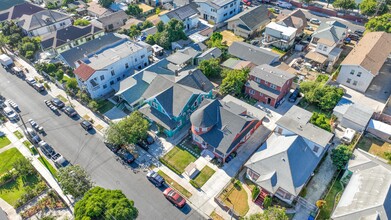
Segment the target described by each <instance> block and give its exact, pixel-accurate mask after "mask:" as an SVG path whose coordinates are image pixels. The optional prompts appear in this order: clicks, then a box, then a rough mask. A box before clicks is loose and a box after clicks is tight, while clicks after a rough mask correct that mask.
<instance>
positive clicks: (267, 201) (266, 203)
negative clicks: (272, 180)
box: [263, 195, 272, 209]
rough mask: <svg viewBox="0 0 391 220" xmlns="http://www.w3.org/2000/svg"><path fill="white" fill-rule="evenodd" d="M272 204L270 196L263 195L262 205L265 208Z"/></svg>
mask: <svg viewBox="0 0 391 220" xmlns="http://www.w3.org/2000/svg"><path fill="white" fill-rule="evenodd" d="M271 205H272V198H271V197H270V196H269V195H268V196H266V197H265V200H263V207H264V208H265V209H268V208H269V207H270V206H271Z"/></svg>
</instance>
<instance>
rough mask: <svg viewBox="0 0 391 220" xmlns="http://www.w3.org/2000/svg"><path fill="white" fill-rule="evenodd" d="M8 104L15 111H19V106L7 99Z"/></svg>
mask: <svg viewBox="0 0 391 220" xmlns="http://www.w3.org/2000/svg"><path fill="white" fill-rule="evenodd" d="M7 102H8V105H10V106H11V107H12V108H13V109H14V110H15V111H20V110H19V106H18V105H17V104H16V103H15V102H14V101H12V100H8V101H7Z"/></svg>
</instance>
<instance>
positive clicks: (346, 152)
mask: <svg viewBox="0 0 391 220" xmlns="http://www.w3.org/2000/svg"><path fill="white" fill-rule="evenodd" d="M330 156H331V160H332V161H333V164H334V165H335V166H336V167H337V169H338V170H342V169H343V168H344V167H345V165H346V163H347V162H348V161H349V159H350V157H351V156H352V151H351V150H350V149H349V147H348V146H346V145H339V146H337V147H336V148H335V149H333V150H332V151H331V155H330Z"/></svg>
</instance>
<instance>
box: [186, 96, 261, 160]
mask: <svg viewBox="0 0 391 220" xmlns="http://www.w3.org/2000/svg"><path fill="white" fill-rule="evenodd" d="M190 121H191V125H192V126H191V131H192V136H193V142H194V143H195V144H197V145H198V146H199V147H200V149H201V150H208V151H210V152H212V153H213V154H214V155H215V156H216V157H217V158H220V159H221V160H222V161H224V162H225V159H226V158H227V157H228V156H229V155H230V154H231V153H232V152H235V151H236V150H237V149H238V148H239V147H240V146H241V145H243V144H244V143H245V142H246V141H247V140H248V139H249V138H250V136H251V135H252V134H253V133H254V131H255V130H256V129H257V128H258V127H259V126H260V125H261V124H262V120H259V119H258V118H255V117H252V116H250V115H249V114H247V109H246V108H244V107H242V106H241V105H239V104H236V103H234V102H232V101H230V102H224V101H221V100H210V99H205V100H204V101H203V102H202V103H201V105H200V107H199V108H198V109H197V110H196V111H195V112H194V113H193V114H192V115H191V117H190Z"/></svg>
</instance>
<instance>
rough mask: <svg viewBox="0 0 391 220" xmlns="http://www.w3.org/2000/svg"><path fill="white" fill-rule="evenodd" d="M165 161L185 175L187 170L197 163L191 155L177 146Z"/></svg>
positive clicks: (165, 157) (167, 155)
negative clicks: (189, 166) (193, 163)
mask: <svg viewBox="0 0 391 220" xmlns="http://www.w3.org/2000/svg"><path fill="white" fill-rule="evenodd" d="M163 159H164V160H165V161H167V162H168V163H169V164H170V165H172V166H173V167H175V168H176V169H177V170H178V171H180V172H181V173H183V172H184V171H185V168H186V167H187V166H188V165H189V164H190V163H191V162H194V161H196V159H197V158H195V157H194V156H193V155H192V154H191V153H189V152H187V151H186V150H183V149H181V148H179V147H177V146H175V147H174V148H173V149H172V150H170V151H169V152H168V153H167V154H166V155H164V157H163Z"/></svg>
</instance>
